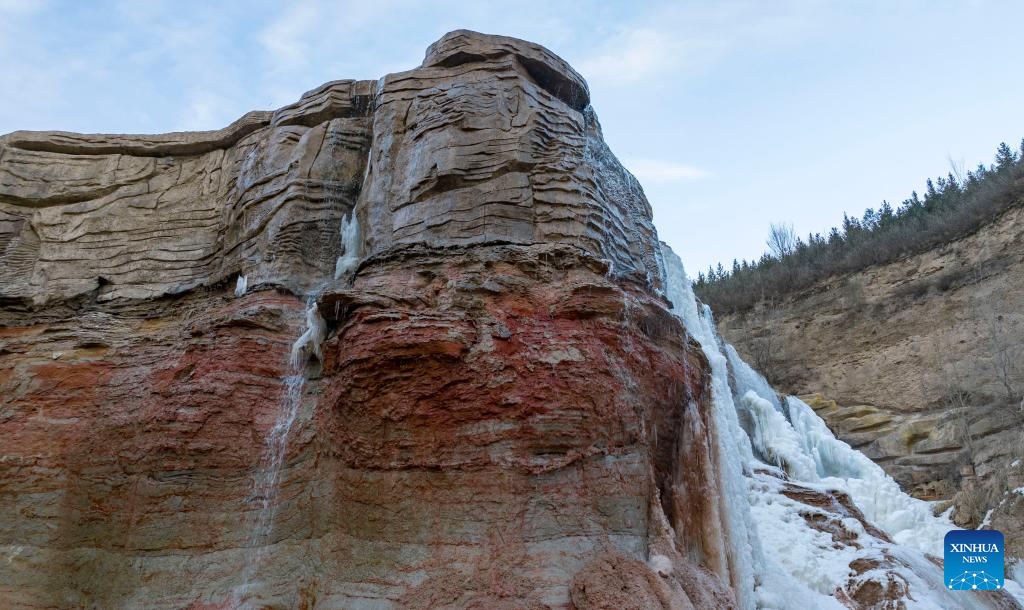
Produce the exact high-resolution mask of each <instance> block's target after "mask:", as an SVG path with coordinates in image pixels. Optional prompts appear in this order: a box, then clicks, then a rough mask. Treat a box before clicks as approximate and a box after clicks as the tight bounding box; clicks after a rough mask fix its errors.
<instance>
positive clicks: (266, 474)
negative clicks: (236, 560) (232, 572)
mask: <svg viewBox="0 0 1024 610" xmlns="http://www.w3.org/2000/svg"><path fill="white" fill-rule="evenodd" d="M284 381H285V390H284V396H282V397H281V410H280V411H279V412H278V415H277V419H276V421H275V422H274V426H273V427H272V428H271V429H270V432H268V433H267V437H266V439H264V443H263V454H262V456H261V458H260V467H259V470H258V471H257V473H256V475H255V476H254V477H253V485H252V488H253V489H252V495H251V496H250V497H249V500H248V503H249V504H256V505H257V506H258V507H259V508H258V510H257V511H256V512H255V517H254V518H253V521H254V522H253V524H252V525H251V527H250V529H249V539H248V540H247V544H246V546H247V548H248V549H249V556H248V560H247V561H246V566H245V572H244V579H243V582H242V586H241V587H240V589H239V590H238V591H237V592H236V596H237V600H236V601H240V600H241V599H243V598H244V596H245V594H246V593H248V590H249V586H250V584H251V582H252V580H253V578H255V577H256V575H257V574H258V573H259V568H260V564H261V563H262V561H263V553H264V551H265V549H266V546H267V543H268V542H269V538H270V534H271V532H272V530H273V527H274V519H275V518H276V517H277V509H278V507H279V505H280V503H279V502H278V496H279V495H280V491H281V489H280V481H281V468H282V466H283V465H284V458H285V455H286V454H287V452H288V437H289V435H290V433H291V429H292V425H293V424H294V423H295V417H296V415H298V412H299V406H300V405H301V404H302V395H303V390H304V389H305V384H306V377H305V375H303V374H301V373H299V374H295V375H289V376H288V377H285V379H284Z"/></svg>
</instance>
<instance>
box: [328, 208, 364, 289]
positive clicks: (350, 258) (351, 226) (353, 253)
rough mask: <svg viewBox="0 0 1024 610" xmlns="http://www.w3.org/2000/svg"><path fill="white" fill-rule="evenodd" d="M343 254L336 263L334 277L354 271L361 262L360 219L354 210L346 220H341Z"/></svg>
mask: <svg viewBox="0 0 1024 610" xmlns="http://www.w3.org/2000/svg"><path fill="white" fill-rule="evenodd" d="M340 233H341V256H339V257H338V261H337V262H336V263H335V264H334V279H339V278H341V277H342V276H344V275H345V274H346V273H348V272H350V271H352V269H354V268H355V266H356V265H357V264H358V263H359V219H357V218H356V211H355V210H352V211H351V212H350V213H349V215H348V216H347V217H346V218H345V220H343V221H341V232H340Z"/></svg>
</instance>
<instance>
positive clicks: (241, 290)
mask: <svg viewBox="0 0 1024 610" xmlns="http://www.w3.org/2000/svg"><path fill="white" fill-rule="evenodd" d="M247 290H249V280H248V279H246V277H245V276H244V275H239V276H238V280H237V281H236V282H235V296H236V297H241V296H245V292H246V291H247Z"/></svg>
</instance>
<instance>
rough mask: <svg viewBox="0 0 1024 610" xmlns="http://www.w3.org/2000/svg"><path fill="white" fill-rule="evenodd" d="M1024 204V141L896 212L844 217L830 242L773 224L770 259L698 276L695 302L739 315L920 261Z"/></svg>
mask: <svg viewBox="0 0 1024 610" xmlns="http://www.w3.org/2000/svg"><path fill="white" fill-rule="evenodd" d="M1022 203H1024V141H1022V142H1021V150H1020V151H1015V150H1013V148H1011V147H1010V146H1008V145H1007V144H1006V143H1003V144H1000V145H999V148H998V149H997V150H996V156H995V163H994V164H992V165H989V166H988V167H986V166H985V165H984V164H981V165H978V167H977V168H976V169H974V170H972V171H966V172H964V171H962V170H960V169H954V171H951V172H950V173H949V175H947V176H946V177H944V178H937V179H935V180H928V182H927V186H926V190H925V193H924V195H923V196H920V195H918V193H917V192H916V191H915V192H914V193H912V194H911V196H910V198H908V199H906V200H904V201H903V203H902V204H900V205H899V206H898V207H893V206H892V205H891V204H890V203H889V202H887V201H883V202H882V205H881V206H880V207H879V208H878V209H877V210H875V209H873V208H868V209H867V210H866V211H865V212H864V215H863V217H861V218H859V219H858V218H851V217H849V216H847V215H845V214H844V215H843V224H842V227H833V228H832V230H831V231H830V232H828V233H827V234H825V235H822V234H820V233H814V234H811V235H808V236H807V238H806V239H803V238H800V237H797V236H796V235H795V233H794V231H793V229H792V225H786V224H779V225H772V227H771V232H770V234H769V238H768V247H769V250H770V251H769V252H766V253H765V254H764V255H762V256H761V259H760V260H757V261H753V262H749V263H748V262H747V261H746V260H744V261H743V262H739V261H735V260H734V261H733V264H732V269H725V268H723V266H722V265H721V264H719V265H718V267H717V268H709V269H708V271H707V273H703V272H702V273H700V274H698V276H697V279H696V281H695V282H694V290H695V291H696V293H697V296H699V297H700V298H701V300H703V301H704V302H705V303H708V304H709V305H710V306H711V308H712V309H713V310H714V311H715V312H716V313H734V312H740V311H744V310H747V309H750V308H752V307H753V306H754V305H756V304H757V303H759V302H761V301H763V300H765V299H769V300H773V299H776V298H779V297H781V296H784V295H786V294H787V293H792V292H795V291H798V290H801V289H803V288H806V287H808V286H810V285H811V284H814V283H815V282H818V281H820V280H823V279H825V278H828V277H829V276H832V275H836V274H841V273H848V272H851V271H857V270H860V269H863V268H865V267H868V266H870V265H875V264H879V263H885V262H889V261H892V260H895V259H897V258H899V257H902V256H905V255H908V254H915V253H918V252H921V251H924V250H927V249H929V248H932V247H934V246H936V245H937V244H941V243H943V242H947V241H950V240H952V239H955V238H956V237H958V236H960V235H963V234H966V233H969V232H971V231H974V230H976V229H977V228H978V227H980V226H982V225H984V224H985V223H987V222H988V221H990V220H992V219H993V218H994V217H995V216H997V215H999V214H1000V213H1002V212H1004V211H1006V210H1007V209H1009V208H1010V207H1012V206H1014V205H1021V204H1022Z"/></svg>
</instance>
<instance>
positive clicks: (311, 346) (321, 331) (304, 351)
mask: <svg viewBox="0 0 1024 610" xmlns="http://www.w3.org/2000/svg"><path fill="white" fill-rule="evenodd" d="M326 335H327V327H326V323H325V322H324V319H323V317H322V316H321V315H320V311H319V309H318V308H317V304H316V301H315V300H310V302H309V305H308V306H307V307H306V330H305V332H303V333H302V335H301V336H300V337H299V338H298V339H296V340H295V343H293V344H292V354H291V364H292V367H293V368H295V369H300V368H301V367H303V366H304V365H305V364H306V362H307V361H308V360H309V358H310V356H312V357H315V358H316V359H317V360H323V353H322V352H321V351H320V344H321V343H323V341H324V338H325V337H326Z"/></svg>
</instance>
